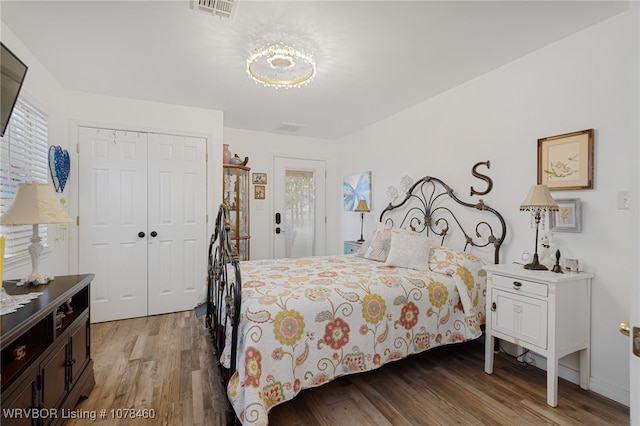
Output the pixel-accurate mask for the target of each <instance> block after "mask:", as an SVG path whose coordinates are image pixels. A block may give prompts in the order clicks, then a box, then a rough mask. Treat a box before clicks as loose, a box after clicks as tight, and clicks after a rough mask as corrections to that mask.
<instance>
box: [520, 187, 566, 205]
mask: <svg viewBox="0 0 640 426" xmlns="http://www.w3.org/2000/svg"><path fill="white" fill-rule="evenodd" d="M520 210H525V211H529V210H543V211H557V210H558V203H557V202H556V200H554V199H553V197H552V196H551V193H550V192H549V188H548V187H547V185H532V186H531V189H530V190H529V194H528V195H527V198H525V199H524V201H523V202H522V204H521V205H520Z"/></svg>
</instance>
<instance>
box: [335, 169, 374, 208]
mask: <svg viewBox="0 0 640 426" xmlns="http://www.w3.org/2000/svg"><path fill="white" fill-rule="evenodd" d="M342 188H343V193H344V198H343V205H344V209H345V210H346V211H354V210H355V209H356V206H357V205H358V201H359V200H365V201H366V202H367V206H369V208H371V172H362V173H358V174H355V175H349V176H345V178H344V182H343V184H342Z"/></svg>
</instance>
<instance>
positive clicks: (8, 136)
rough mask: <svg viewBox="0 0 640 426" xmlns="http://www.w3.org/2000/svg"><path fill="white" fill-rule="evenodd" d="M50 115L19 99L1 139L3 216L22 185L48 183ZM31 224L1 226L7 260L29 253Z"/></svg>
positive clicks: (0, 199) (0, 207)
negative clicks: (24, 183) (48, 119)
mask: <svg viewBox="0 0 640 426" xmlns="http://www.w3.org/2000/svg"><path fill="white" fill-rule="evenodd" d="M48 133H49V125H48V122H47V116H46V115H45V114H44V113H43V112H42V111H40V110H38V109H37V108H36V107H35V106H33V105H32V104H30V103H29V102H27V101H26V100H24V99H23V98H18V101H17V102H16V105H15V107H14V109H13V113H12V114H11V119H10V120H9V126H8V128H7V130H6V132H5V134H4V137H2V138H0V214H2V213H4V212H5V211H6V210H7V209H8V208H9V206H10V205H11V202H12V201H13V198H14V197H15V194H16V191H17V189H18V184H19V183H23V182H42V183H46V182H47V166H48V164H47V157H48V148H49V136H48ZM32 231H33V229H32V226H31V225H14V226H0V233H1V234H2V235H4V236H5V238H6V239H7V241H6V247H5V258H11V257H14V256H17V255H21V254H26V253H27V247H28V246H29V244H30V243H31V235H32V233H33V232H32ZM39 233H40V237H42V243H43V244H45V243H46V238H47V226H46V225H40V227H39Z"/></svg>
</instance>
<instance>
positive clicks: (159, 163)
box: [78, 127, 208, 322]
mask: <svg viewBox="0 0 640 426" xmlns="http://www.w3.org/2000/svg"><path fill="white" fill-rule="evenodd" d="M78 130H79V138H78V174H79V178H78V187H79V188H78V195H79V202H78V212H79V226H78V240H79V242H78V244H79V260H78V264H79V271H80V272H81V273H88V272H91V273H94V274H95V279H94V281H93V282H92V283H91V321H92V322H101V321H111V320H117V319H124V318H134V317H141V316H147V315H156V314H162V313H168V312H178V311H184V310H189V309H192V308H193V306H194V303H195V302H196V300H197V297H198V294H199V292H200V290H201V287H202V286H203V285H204V283H205V280H206V271H207V259H206V253H207V243H208V241H207V235H206V233H207V230H206V214H207V208H206V205H207V194H206V140H205V139H204V138H198V137H191V136H176V135H169V134H159V133H148V132H136V131H123V130H113V129H99V128H90V127H80V128H79V129H78Z"/></svg>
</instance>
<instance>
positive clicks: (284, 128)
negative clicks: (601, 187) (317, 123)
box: [276, 122, 306, 133]
mask: <svg viewBox="0 0 640 426" xmlns="http://www.w3.org/2000/svg"><path fill="white" fill-rule="evenodd" d="M303 127H306V126H305V125H304V124H295V123H285V122H282V123H280V125H279V126H278V127H276V130H277V131H279V132H287V133H296V132H297V131H298V130H300V129H302V128H303Z"/></svg>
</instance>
